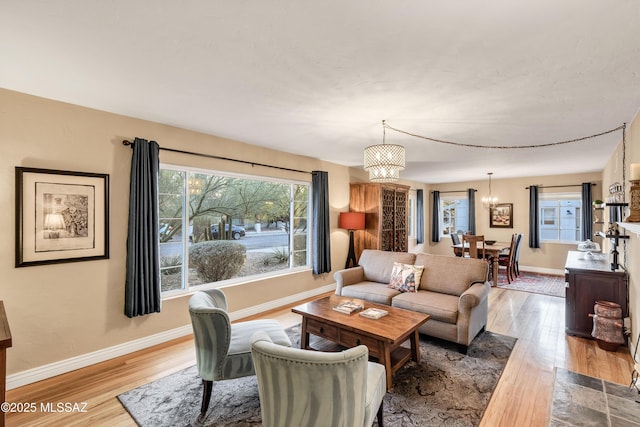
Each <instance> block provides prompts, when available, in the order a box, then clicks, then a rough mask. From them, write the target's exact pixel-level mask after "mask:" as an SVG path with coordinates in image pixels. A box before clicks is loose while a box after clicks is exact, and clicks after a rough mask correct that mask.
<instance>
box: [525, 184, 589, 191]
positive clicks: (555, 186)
mask: <svg viewBox="0 0 640 427" xmlns="http://www.w3.org/2000/svg"><path fill="white" fill-rule="evenodd" d="M596 185H598V184H595V183H593V182H592V183H591V186H592V187H595V186H596ZM563 187H582V184H567V185H538V188H563ZM524 189H525V190H528V189H529V187H524Z"/></svg>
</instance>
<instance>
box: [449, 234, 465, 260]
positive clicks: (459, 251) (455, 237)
mask: <svg viewBox="0 0 640 427" xmlns="http://www.w3.org/2000/svg"><path fill="white" fill-rule="evenodd" d="M450 236H451V241H452V242H453V244H454V245H459V244H460V236H458V233H451V234H450ZM453 253H454V254H455V256H463V255H464V250H463V249H457V248H453Z"/></svg>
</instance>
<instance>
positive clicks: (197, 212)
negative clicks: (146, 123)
mask: <svg viewBox="0 0 640 427" xmlns="http://www.w3.org/2000/svg"><path fill="white" fill-rule="evenodd" d="M158 187H159V196H158V198H159V200H158V202H159V203H158V205H159V223H160V224H159V226H160V228H159V230H158V233H159V239H160V271H161V285H162V291H163V292H181V291H186V290H189V288H190V287H193V286H198V285H203V284H207V283H221V282H225V283H228V282H229V281H239V280H246V279H247V278H249V277H260V276H268V275H273V274H281V273H283V272H286V271H292V270H294V269H300V268H309V265H310V261H309V260H310V254H309V248H310V242H309V233H308V229H307V223H308V218H309V210H310V185H309V184H308V183H302V182H292V181H283V180H274V179H267V178H260V177H246V176H232V175H226V174H221V173H214V172H208V171H193V170H186V169H184V168H180V167H175V166H169V165H161V167H160V179H159V184H158Z"/></svg>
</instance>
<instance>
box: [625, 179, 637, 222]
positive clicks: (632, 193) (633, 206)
mask: <svg viewBox="0 0 640 427" xmlns="http://www.w3.org/2000/svg"><path fill="white" fill-rule="evenodd" d="M629 183H630V184H631V189H630V190H629V199H630V200H629V216H628V217H627V218H625V220H624V222H640V180H631V181H629Z"/></svg>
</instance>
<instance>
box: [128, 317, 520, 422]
mask: <svg viewBox="0 0 640 427" xmlns="http://www.w3.org/2000/svg"><path fill="white" fill-rule="evenodd" d="M287 333H288V334H289V336H290V337H291V341H292V342H293V345H294V346H298V345H299V342H300V341H299V337H300V327H299V325H298V326H294V327H292V328H289V329H287ZM515 342H516V339H515V338H511V337H507V336H504V335H500V334H496V333H493V332H488V331H485V332H483V333H482V334H480V335H478V337H476V339H475V340H474V341H473V342H472V343H471V346H470V347H469V350H468V352H467V355H464V354H461V353H460V352H459V351H458V350H457V348H456V346H455V345H453V344H451V343H448V342H444V341H440V340H435V339H432V338H429V337H425V336H421V337H420V348H421V356H422V361H421V363H415V362H409V363H407V364H406V365H405V366H404V367H403V368H401V369H400V370H399V371H398V372H396V374H395V375H394V390H393V392H391V393H387V395H386V396H385V399H384V418H383V419H384V424H385V425H386V426H442V425H449V426H477V425H478V424H479V423H480V420H481V418H482V414H483V413H484V410H485V408H486V406H487V404H488V403H489V399H490V398H491V394H492V393H493V390H494V389H495V386H496V384H497V383H498V380H499V379H500V376H501V375H502V371H503V370H504V366H505V365H506V363H507V360H508V359H509V356H510V355H511V351H512V349H513V346H514V345H515ZM118 399H119V400H120V402H121V403H122V405H123V406H124V407H125V408H126V409H127V411H129V413H130V414H131V416H132V417H133V418H134V419H135V421H136V422H137V423H138V425H140V426H143V427H146V426H154V427H158V426H191V425H202V424H197V422H196V420H197V416H198V413H199V412H200V402H201V399H202V382H201V380H200V378H199V377H198V373H197V370H196V367H195V366H193V367H190V368H187V369H185V370H182V371H180V372H177V373H175V374H172V375H169V376H167V377H165V378H161V379H159V380H156V381H153V382H151V383H149V384H146V385H144V386H141V387H138V388H136V389H133V390H130V391H128V392H126V393H123V394H121V395H119V396H118ZM260 421H261V418H260V402H259V398H258V389H257V382H256V377H255V376H254V377H247V378H240V379H236V380H226V381H220V382H217V383H215V384H214V388H213V395H212V397H211V403H210V405H209V412H208V413H207V419H206V421H205V423H204V425H205V426H259V425H261V423H260ZM374 425H376V424H374Z"/></svg>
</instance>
